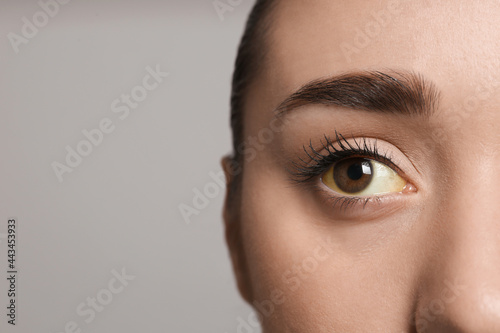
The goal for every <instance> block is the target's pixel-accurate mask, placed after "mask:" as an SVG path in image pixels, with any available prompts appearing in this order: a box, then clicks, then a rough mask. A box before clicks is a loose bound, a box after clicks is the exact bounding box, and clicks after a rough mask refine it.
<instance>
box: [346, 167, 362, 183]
mask: <svg viewBox="0 0 500 333" xmlns="http://www.w3.org/2000/svg"><path fill="white" fill-rule="evenodd" d="M363 174H364V173H363V166H362V165H361V164H360V163H356V164H353V165H351V166H350V167H349V169H347V176H348V177H349V178H350V179H352V180H359V179H360V178H361V177H363Z"/></svg>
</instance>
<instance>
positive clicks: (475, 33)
mask: <svg viewBox="0 0 500 333" xmlns="http://www.w3.org/2000/svg"><path fill="white" fill-rule="evenodd" d="M499 8H500V5H499V3H498V1H481V2H478V1H460V2H452V1H419V0H417V1H412V0H383V1H361V0H350V1H335V0H315V1H310V0H285V1H280V2H279V3H278V6H277V7H276V10H275V11H274V13H273V17H272V20H273V29H272V31H271V33H270V35H269V40H268V47H269V51H270V52H269V58H268V60H269V61H268V63H267V68H266V71H264V73H265V74H264V75H265V76H266V77H265V80H266V84H267V85H268V88H269V90H270V91H272V92H273V93H274V94H275V95H276V96H281V97H284V96H286V94H288V93H290V92H291V91H293V90H295V89H297V88H298V87H300V86H301V85H303V84H305V83H307V82H309V81H311V80H313V79H317V78H319V77H324V76H328V75H335V74H340V73H344V72H348V71H354V70H359V69H376V70H380V69H384V68H391V69H402V70H411V71H415V72H418V73H421V74H422V75H424V76H425V77H426V78H428V79H430V80H432V81H434V82H435V83H436V84H437V85H438V87H440V88H441V89H444V90H446V89H448V88H449V89H450V90H453V91H454V93H456V94H459V95H460V94H463V93H467V90H474V87H477V86H478V85H479V84H484V80H485V79H488V78H491V77H492V76H493V77H498V76H499V70H498V68H499V67H500V66H499V64H500V63H499V61H498V54H499V51H500V46H499V40H500V38H499V37H500V34H499V32H498V29H497V26H498V23H499V22H498V21H499V15H500V11H499Z"/></svg>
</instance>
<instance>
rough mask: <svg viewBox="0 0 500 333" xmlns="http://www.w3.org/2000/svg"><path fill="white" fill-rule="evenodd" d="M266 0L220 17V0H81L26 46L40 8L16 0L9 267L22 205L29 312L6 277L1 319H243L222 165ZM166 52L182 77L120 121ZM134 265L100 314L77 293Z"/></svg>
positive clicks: (177, 326)
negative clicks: (94, 142)
mask: <svg viewBox="0 0 500 333" xmlns="http://www.w3.org/2000/svg"><path fill="white" fill-rule="evenodd" d="M48 1H49V0H42V2H48ZM222 2H223V3H226V4H227V3H228V1H227V0H222ZM232 3H233V4H234V3H238V1H232ZM252 4H253V1H250V0H248V1H247V0H242V1H240V4H237V5H235V6H232V9H233V10H231V11H227V12H225V13H224V16H223V19H221V17H220V16H219V15H218V13H217V11H216V10H215V8H214V4H213V1H212V0H189V1H185V0H184V1H182V0H177V1H172V0H166V1H160V0H156V1H155V0H148V1H144V0H142V1H139V0H137V1H132V0H126V1H123V0H122V1H119V0H99V1H84V0H72V1H70V2H69V3H68V4H64V5H60V6H59V10H58V12H57V14H56V15H54V17H50V18H49V21H48V23H47V25H46V26H43V27H40V28H39V29H38V33H37V34H36V35H35V36H34V37H33V38H30V39H28V40H29V42H28V43H27V44H21V45H19V52H18V53H16V52H15V51H14V49H13V47H12V45H11V42H10V41H9V38H8V35H9V33H16V34H18V35H21V33H22V31H21V30H22V27H23V24H24V23H23V20H22V18H23V17H26V18H27V19H28V20H29V21H31V22H33V15H35V14H36V13H37V12H40V11H41V7H40V5H39V4H38V3H37V1H19V0H1V2H0V36H1V39H0V61H1V70H0V101H1V102H0V103H1V104H0V105H1V115H2V121H1V122H0V150H1V152H2V172H1V173H0V175H1V176H0V177H1V181H0V186H1V189H0V193H1V195H0V212H1V214H0V269H1V273H0V276H4V274H6V270H7V257H6V250H7V246H6V240H5V233H6V232H7V219H8V218H9V217H15V218H17V220H18V235H17V237H18V248H17V251H18V253H17V254H18V258H17V265H18V270H19V275H18V281H17V289H18V297H17V306H18V308H17V325H16V326H15V327H12V326H11V325H8V324H7V323H6V321H7V319H6V316H5V312H6V310H5V305H6V304H7V302H8V299H7V296H6V292H7V287H8V286H7V282H6V279H5V278H2V279H0V305H1V308H2V309H4V310H1V312H2V313H1V315H0V318H1V321H0V331H1V332H39V333H43V332H47V333H56V332H64V331H65V325H66V324H67V323H68V322H71V321H74V322H75V323H76V324H77V325H78V327H79V328H80V329H81V331H82V332H124V333H126V332H221V333H224V332H227V333H229V332H237V331H238V323H239V320H240V319H239V318H247V317H248V315H249V314H250V313H251V310H250V308H249V307H248V306H247V305H245V304H244V303H243V301H242V300H241V299H240V297H239V295H238V293H237V290H236V286H235V282H234V279H233V275H232V271H231V267H230V262H229V259H228V253H227V250H226V247H225V243H224V239H223V229H222V220H221V207H222V202H223V199H224V195H223V194H224V192H223V190H222V188H220V187H219V190H218V191H216V187H213V184H215V183H214V181H213V180H212V178H211V177H210V173H211V172H215V173H218V172H220V170H221V168H220V165H219V160H220V158H221V156H222V155H224V154H226V153H228V152H229V151H230V131H229V125H228V117H229V109H228V105H229V102H228V101H229V93H230V76H231V73H232V69H233V62H234V58H235V54H236V47H237V44H238V41H239V38H240V36H241V33H242V29H243V25H244V22H245V20H246V16H247V15H248V12H249V10H250V7H251V5H252ZM156 65H159V67H160V69H161V70H162V71H164V72H169V76H168V77H167V78H165V79H164V81H163V82H162V83H161V84H160V85H159V86H158V88H156V89H155V90H153V91H150V92H149V93H148V95H147V97H146V99H145V100H144V101H142V102H140V103H139V106H138V107H137V108H136V109H135V110H132V111H131V113H130V115H129V117H128V118H126V119H124V120H120V119H119V118H118V115H119V114H116V113H113V111H112V109H111V103H112V102H113V101H114V100H115V99H116V98H120V96H121V94H130V92H131V90H132V89H133V88H134V87H135V86H137V85H141V84H142V79H143V77H144V76H145V75H146V74H147V71H146V67H147V66H150V67H151V68H153V69H154V68H155V66H156ZM103 118H109V119H111V120H112V122H113V124H114V125H115V129H114V131H113V132H112V133H110V134H105V135H104V138H103V141H102V143H101V144H100V145H99V146H96V147H93V150H92V152H91V153H90V154H89V155H88V156H87V157H84V158H83V161H82V163H81V164H80V165H79V166H77V167H76V168H75V169H74V171H73V172H71V173H66V174H64V175H63V182H59V181H58V179H57V177H56V176H55V173H54V171H53V169H52V166H51V163H53V162H54V161H58V162H60V163H64V159H65V156H66V150H65V147H66V146H70V147H72V148H75V147H76V146H77V144H78V143H79V142H80V141H81V140H83V139H85V137H84V136H83V134H82V130H84V129H87V130H91V129H94V128H97V127H98V125H99V122H100V121H101V120H102V119H103ZM210 183H212V185H208V186H209V187H210V186H212V187H210V189H211V190H213V191H215V192H214V193H215V194H214V195H213V198H210V199H209V200H208V204H207V207H205V208H203V209H199V214H198V215H193V216H192V217H191V221H190V223H187V222H186V220H185V219H183V217H182V215H181V214H180V212H179V206H180V205H181V204H186V205H189V206H193V203H192V201H193V198H194V196H195V194H194V193H195V192H194V191H195V190H196V189H199V190H201V191H203V190H204V187H205V186H207V184H210ZM123 268H124V269H125V270H126V272H127V274H129V275H133V276H135V279H134V280H132V281H130V282H129V283H128V285H127V286H125V287H124V289H123V291H122V292H120V293H117V294H113V295H112V297H113V298H112V300H111V301H110V303H109V304H107V305H105V306H104V307H103V310H102V311H101V312H97V311H96V312H95V314H96V316H95V318H94V320H92V321H91V322H90V323H86V322H85V321H84V319H85V318H87V317H84V316H80V315H78V314H77V312H76V309H77V307H78V306H79V305H80V304H81V303H82V302H86V301H87V298H88V297H96V295H98V294H99V292H101V291H102V290H106V289H107V288H108V289H109V287H108V284H109V282H110V281H111V280H112V279H113V273H112V271H113V270H116V271H121V270H122V269H123ZM105 293H106V292H104V294H102V293H101V296H102V295H105ZM102 297H103V296H102ZM101 299H103V298H101ZM240 331H241V332H244V330H241V328H240ZM255 331H257V329H255Z"/></svg>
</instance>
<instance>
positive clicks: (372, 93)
mask: <svg viewBox="0 0 500 333" xmlns="http://www.w3.org/2000/svg"><path fill="white" fill-rule="evenodd" d="M439 97H440V92H439V91H438V90H437V88H436V86H435V85H434V84H433V83H432V82H430V81H428V80H426V79H424V77H423V76H422V75H420V74H416V73H414V72H397V71H391V72H388V73H384V72H380V71H361V72H351V73H346V74H342V75H339V76H333V77H329V78H322V79H319V80H315V81H312V82H309V83H307V84H306V85H304V86H303V87H301V88H300V89H299V90H297V91H296V92H294V93H293V94H292V95H290V96H289V97H288V98H286V99H285V100H284V101H283V102H282V103H281V104H280V105H279V106H278V107H277V108H276V111H275V112H276V117H277V118H279V117H282V116H284V115H285V114H287V113H288V112H290V111H292V110H294V109H296V108H299V107H301V106H304V105H308V104H322V105H330V106H339V107H345V108H350V109H356V110H364V111H376V112H383V113H392V114H401V115H406V116H422V117H429V116H431V115H432V114H433V113H434V112H435V111H436V109H437V107H438V104H439Z"/></svg>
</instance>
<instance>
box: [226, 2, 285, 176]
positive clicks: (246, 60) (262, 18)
mask: <svg viewBox="0 0 500 333" xmlns="http://www.w3.org/2000/svg"><path fill="white" fill-rule="evenodd" d="M276 3H277V0H256V3H255V5H254V7H253V9H252V11H251V12H250V15H249V17H248V20H247V23H246V26H245V30H244V33H243V37H242V38H241V42H240V45H239V47H238V53H237V56H236V62H235V66H234V72H233V79H232V88H231V101H230V105H231V121H230V122H231V130H232V134H233V156H232V159H233V162H234V163H235V164H236V165H238V166H239V168H243V160H242V154H241V145H242V144H243V143H244V140H243V112H244V108H245V97H246V94H247V91H248V87H249V85H250V84H251V83H252V82H253V80H254V79H255V77H256V76H257V75H258V74H259V72H260V70H261V69H262V66H261V64H262V63H263V62H264V59H265V57H266V53H267V50H268V48H267V47H266V45H265V44H266V35H267V32H268V31H269V28H270V19H269V18H270V16H271V15H270V14H271V12H272V8H274V6H275V4H276ZM241 171H242V169H240V172H238V173H236V174H235V178H237V179H235V180H236V181H234V182H233V183H234V184H235V185H237V184H239V181H238V180H239V178H240V177H239V176H240V175H241Z"/></svg>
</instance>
